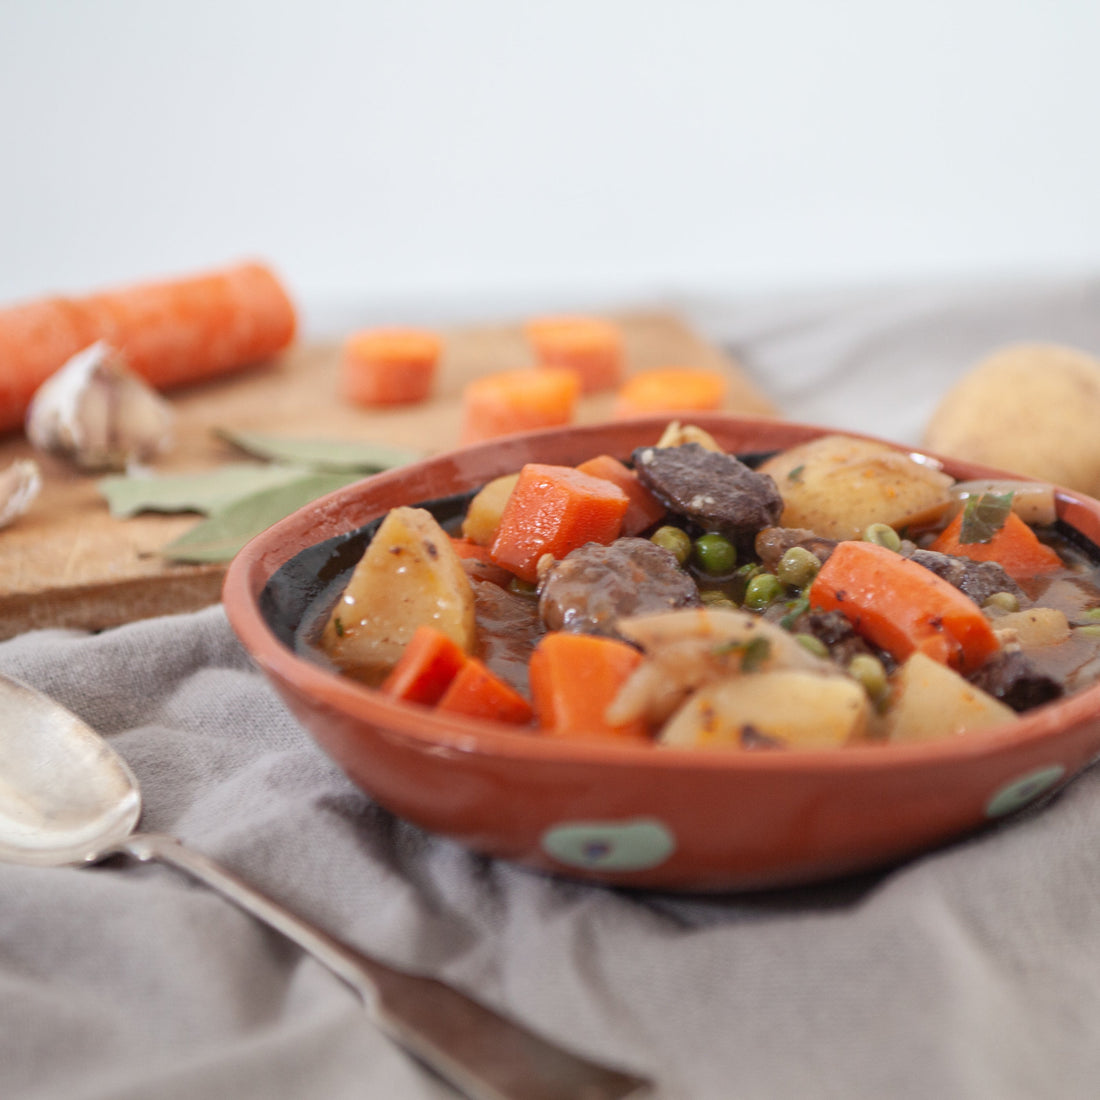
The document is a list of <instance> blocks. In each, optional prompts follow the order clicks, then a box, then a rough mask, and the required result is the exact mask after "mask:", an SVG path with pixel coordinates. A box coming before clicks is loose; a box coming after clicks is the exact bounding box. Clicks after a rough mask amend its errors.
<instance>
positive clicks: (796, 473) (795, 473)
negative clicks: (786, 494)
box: [787, 464, 806, 485]
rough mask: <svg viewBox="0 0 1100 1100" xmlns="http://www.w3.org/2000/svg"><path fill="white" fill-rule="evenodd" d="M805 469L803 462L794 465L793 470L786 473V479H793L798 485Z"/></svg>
mask: <svg viewBox="0 0 1100 1100" xmlns="http://www.w3.org/2000/svg"><path fill="white" fill-rule="evenodd" d="M805 469H806V466H805V464H803V465H801V466H796V467H795V468H794V469H793V470H791V471H790V473H788V474H787V480H788V481H793V482H794V483H795V484H796V485H798V484H799V483H800V482H801V481H802V474H803V472H804V471H805Z"/></svg>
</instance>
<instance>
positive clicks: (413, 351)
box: [341, 328, 443, 407]
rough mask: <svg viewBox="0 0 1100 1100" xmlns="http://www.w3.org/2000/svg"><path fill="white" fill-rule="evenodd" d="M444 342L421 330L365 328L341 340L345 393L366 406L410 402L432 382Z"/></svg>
mask: <svg viewBox="0 0 1100 1100" xmlns="http://www.w3.org/2000/svg"><path fill="white" fill-rule="evenodd" d="M442 351H443V342H442V341H441V340H440V338H439V337H438V336H436V335H435V333H433V332H426V331H424V330H422V329H394V328H390V329H364V330H363V331H361V332H354V333H352V334H351V335H350V336H349V337H348V338H347V340H345V341H344V354H343V359H342V361H341V370H342V377H341V385H342V390H343V394H344V396H345V397H346V398H347V399H348V400H349V401H352V402H354V403H355V404H357V405H366V406H369V407H375V406H385V405H412V404H415V403H416V402H418V401H424V400H426V399H427V398H428V397H429V395H430V394H431V392H432V387H433V385H434V384H435V375H436V369H437V367H438V364H439V357H440V355H441V353H442Z"/></svg>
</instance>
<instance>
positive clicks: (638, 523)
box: [577, 455, 666, 535]
mask: <svg viewBox="0 0 1100 1100" xmlns="http://www.w3.org/2000/svg"><path fill="white" fill-rule="evenodd" d="M577 469H578V470H580V471H581V473H582V474H591V475H592V477H602V478H605V479H606V480H607V481H610V482H612V483H613V484H615V485H618V487H619V488H620V489H622V491H623V492H624V493H626V496H627V499H628V500H629V501H630V503H629V505H627V509H626V515H624V516H623V529H622V532H621V533H622V534H623V535H639V534H641V533H642V531H644V530H646V528H648V527H652V526H653V524H655V523H656V522H657V521H658V520H659V519H663V518H664V515H665V512H666V508H665V506H664V505H663V504H662V503H661V502H660V501H659V500H658V499H657V498H656V497H655V496H654V495H653V494H652V493H651V492H650V491H649V490H648V489H647V488H646V487H645V486H644V485H643V484H642V483H641V482H640V481H639V480H638V475H637V474H635V473H634V471H633V470H631V469H630V468H629V467H628V466H625V465H624V464H623V463H622V462H620V461H619V460H618V459H617V458H612V457H611V455H597V456H596V457H595V458H590V459H588V461H587V462H582V463H581V464H580V465H579V466H578V467H577Z"/></svg>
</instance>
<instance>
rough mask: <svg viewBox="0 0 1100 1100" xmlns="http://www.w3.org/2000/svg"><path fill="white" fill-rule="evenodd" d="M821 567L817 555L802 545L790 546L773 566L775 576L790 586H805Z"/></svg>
mask: <svg viewBox="0 0 1100 1100" xmlns="http://www.w3.org/2000/svg"><path fill="white" fill-rule="evenodd" d="M820 568H821V562H819V561H818V560H817V555H816V554H813V553H811V552H810V551H809V550H807V549H806V548H805V547H804V546H792V547H791V548H790V549H789V550H788V551H787V552H786V553H785V554H784V555H783V557H781V558H780V559H779V564H778V565H777V566H776V567H775V574H776V576H777V577H778V578H779V579H780V580H781V581H782V582H783V583H784V584H786V585H790V587H791V588H805V587H806V585H808V584H809V583H810V581H812V580H813V579H814V577H816V576H817V571H818V570H819V569H820Z"/></svg>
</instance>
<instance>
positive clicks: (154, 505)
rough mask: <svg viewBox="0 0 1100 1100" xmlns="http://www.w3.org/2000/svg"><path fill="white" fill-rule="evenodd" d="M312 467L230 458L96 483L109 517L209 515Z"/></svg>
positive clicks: (297, 477) (290, 479) (281, 483)
mask: <svg viewBox="0 0 1100 1100" xmlns="http://www.w3.org/2000/svg"><path fill="white" fill-rule="evenodd" d="M310 472H311V471H310V470H308V469H306V468H305V467H302V466H284V465H266V464H260V463H256V462H232V463H228V464H226V465H224V466H219V467H217V468H216V469H213V470H204V471H203V472H201V473H191V474H138V475H135V474H119V475H117V476H114V477H105V478H102V479H101V480H100V481H99V482H98V483H97V487H98V489H99V491H100V492H101V493H102V494H103V496H104V497H106V499H107V507H108V508H109V510H110V513H111V515H112V516H115V517H116V518H118V519H128V518H129V517H130V516H136V515H137V514H138V513H140V512H199V513H201V514H203V515H210V514H212V513H214V512H217V511H220V510H221V509H222V508H225V507H227V506H228V505H230V504H232V503H233V501H235V500H239V499H240V498H241V497H246V496H249V495H251V494H252V493H256V492H259V491H260V490H261V489H270V488H274V487H276V486H278V485H283V484H286V483H288V482H292V481H296V480H298V479H300V478H302V477H304V476H305V475H306V474H308V473H310Z"/></svg>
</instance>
